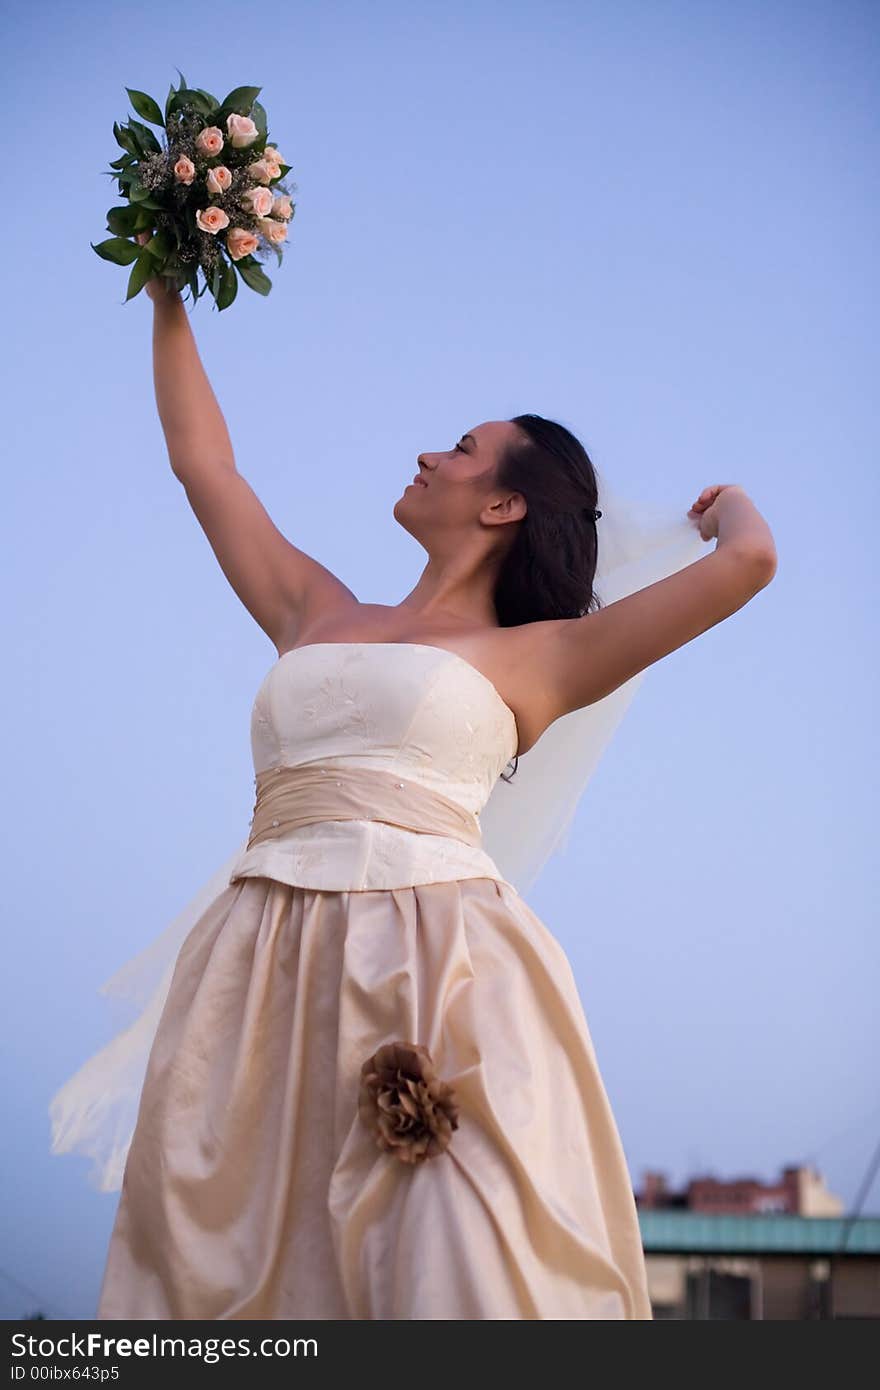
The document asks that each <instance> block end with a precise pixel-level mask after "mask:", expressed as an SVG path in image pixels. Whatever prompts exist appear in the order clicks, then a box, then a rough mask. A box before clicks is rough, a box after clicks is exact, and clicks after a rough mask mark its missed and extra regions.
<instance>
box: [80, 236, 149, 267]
mask: <svg viewBox="0 0 880 1390" xmlns="http://www.w3.org/2000/svg"><path fill="white" fill-rule="evenodd" d="M89 245H90V246H91V248H92V250H93V251H95V252H96V253H97V254H98V255H99V256H100V257H101V259H102V260H103V261H112V262H113V264H114V265H131V263H132V261H134V260H137V258H138V256H139V255H140V250H141V248H140V247H139V246H138V245H137V244H136V243H135V242H133V241H126V240H125V238H124V237H121V236H112V237H109V238H108V240H107V241H99V242H97V243H95V242H94V241H90V242H89Z"/></svg>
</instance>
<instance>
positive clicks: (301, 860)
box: [230, 642, 518, 891]
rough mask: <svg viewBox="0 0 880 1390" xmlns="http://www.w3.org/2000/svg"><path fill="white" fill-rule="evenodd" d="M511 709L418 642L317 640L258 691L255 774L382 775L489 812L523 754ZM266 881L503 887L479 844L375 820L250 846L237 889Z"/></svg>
mask: <svg viewBox="0 0 880 1390" xmlns="http://www.w3.org/2000/svg"><path fill="white" fill-rule="evenodd" d="M517 744H518V734H517V727H516V720H515V718H514V715H513V712H512V710H511V709H510V708H509V707H508V705H507V704H505V702H504V700H502V698H501V696H500V694H499V693H498V691H497V690H496V689H495V686H494V685H493V684H492V682H491V681H490V680H489V679H488V677H486V676H484V675H483V674H482V672H481V671H478V670H477V668H476V667H475V666H472V665H471V664H470V662H468V661H466V660H465V659H464V658H463V657H460V656H459V655H458V654H457V653H455V652H450V651H447V650H446V649H445V648H441V647H431V646H427V645H424V644H421V643H415V642H406V643H401V642H318V643H313V644H311V645H306V646H303V647H297V648H295V649H294V650H293V651H290V652H287V653H286V654H285V655H284V656H282V657H280V658H279V660H278V661H277V662H276V663H275V664H274V666H272V668H271V669H270V671H269V672H268V673H267V675H266V676H265V678H264V680H263V682H262V684H261V685H260V687H259V690H258V691H257V694H256V698H255V700H254V705H253V710H252V714H251V749H252V753H253V762H254V772H255V774H258V773H260V772H264V771H266V770H267V769H271V768H278V767H301V766H305V765H307V764H309V763H315V764H320V765H322V766H326V767H339V768H344V767H363V768H375V769H382V770H384V771H387V772H390V773H396V774H397V775H398V776H399V777H402V778H406V779H408V780H410V781H414V782H417V783H419V784H420V785H421V786H423V787H425V788H427V789H428V790H431V791H434V792H438V793H441V794H442V795H444V796H446V797H449V798H450V799H451V800H453V801H455V802H457V803H458V804H459V805H461V806H462V807H464V808H465V809H466V810H467V811H470V812H472V813H473V814H475V815H477V816H479V813H480V811H481V810H482V809H483V807H484V806H485V804H486V802H487V801H488V799H489V794H490V792H491V791H492V789H493V787H494V786H495V784H496V782H497V781H498V778H499V776H500V774H501V773H502V772H503V771H504V770H505V768H506V766H507V764H508V763H509V762H510V760H511V759H512V758H513V757H514V755H515V754H516V750H517ZM257 875H265V876H266V877H269V878H274V879H278V880H279V881H281V882H283V883H289V884H294V885H297V884H298V885H300V886H302V887H310V888H322V889H328V890H336V891H338V890H344V889H357V890H365V889H372V888H398V887H407V886H412V885H413V884H416V883H433V882H438V881H444V880H450V879H459V878H474V877H481V878H482V877H488V878H495V879H499V880H501V881H506V880H504V879H503V876H502V874H501V872H500V871H499V869H498V867H497V865H496V864H495V862H494V861H493V860H492V859H491V858H490V856H489V855H488V854H487V853H486V852H485V851H484V850H483V849H482V848H480V847H477V846H473V845H467V844H464V843H462V842H461V841H460V840H456V839H453V838H451V837H448V836H444V835H434V834H426V833H422V832H419V831H417V830H410V829H407V828H404V827H402V826H396V825H391V824H388V823H386V822H383V821H377V820H345V821H342V820H340V821H330V820H326V821H321V822H318V823H315V824H311V825H303V826H299V827H297V828H295V829H293V830H291V831H289V832H287V833H286V834H284V835H283V836H282V837H281V838H280V839H275V840H274V841H273V842H272V843H269V844H261V845H255V846H254V847H253V848H251V849H249V850H245V851H244V852H243V853H242V854H241V855H240V856H239V858H238V859H237V861H236V862H235V866H234V869H233V872H232V874H231V876H230V882H232V881H234V880H235V879H236V878H241V877H254V876H257Z"/></svg>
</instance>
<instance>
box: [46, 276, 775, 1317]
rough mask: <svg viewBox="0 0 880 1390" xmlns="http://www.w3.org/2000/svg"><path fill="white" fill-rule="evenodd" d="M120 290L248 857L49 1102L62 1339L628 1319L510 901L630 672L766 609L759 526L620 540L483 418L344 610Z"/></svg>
mask: <svg viewBox="0 0 880 1390" xmlns="http://www.w3.org/2000/svg"><path fill="white" fill-rule="evenodd" d="M148 292H149V295H150V298H151V299H152V301H153V305H154V310H153V324H154V328H153V352H154V380H155V387H156V397H157V404H158V410H159V414H160V418H161V421H162V425H163V428H164V431H165V437H166V440H167V445H168V451H169V457H170V462H171V467H172V470H173V472H174V474H175V476H176V477H177V478H178V479H179V481H180V482H181V483H182V485H183V488H184V491H185V493H186V497H187V500H188V502H189V504H190V506H191V507H192V509H193V511H194V513H195V515H196V517H197V518H198V521H199V522H200V524H201V526H202V527H203V529H204V531H205V534H206V536H207V537H208V540H209V542H210V545H211V547H212V549H213V551H214V553H215V555H216V557H217V560H218V562H219V564H220V565H221V567H222V569H223V572H224V574H225V575H226V577H227V579H228V580H229V583H230V585H231V586H232V588H233V589H234V591H235V593H236V594H237V595H238V597H239V598H240V600H241V602H242V603H243V604H244V605H245V607H246V608H247V610H248V611H249V613H250V614H251V615H252V616H253V618H254V620H255V621H256V622H257V623H258V624H259V626H260V627H261V628H262V629H263V631H264V632H265V633H266V635H267V637H268V638H269V639H270V641H271V642H272V644H273V646H274V648H275V650H276V652H277V660H276V661H275V662H274V664H273V665H272V667H271V668H270V670H269V671H268V672H267V674H266V676H265V678H264V680H263V682H262V684H261V685H260V688H259V690H258V691H257V693H256V698H255V702H254V707H253V714H252V722H251V736H252V747H253V755H254V770H255V774H256V776H255V804H254V815H253V819H252V821H251V824H250V828H249V832H248V835H247V838H246V840H245V841H243V842H242V844H241V845H240V846H239V847H238V848H237V849H236V851H235V853H234V854H233V855H232V857H231V858H230V860H228V861H227V862H226V863H225V864H224V865H222V866H221V867H220V868H219V869H218V871H217V873H216V874H215V875H214V876H213V877H212V878H211V880H210V881H209V883H208V884H206V885H205V887H204V888H203V890H202V891H201V893H200V894H199V895H198V896H197V897H196V898H195V899H194V900H193V902H192V903H191V904H190V905H189V906H188V908H187V909H186V910H185V911H184V912H183V913H182V914H181V916H180V918H178V919H177V920H176V921H175V922H174V923H172V924H171V926H170V927H169V928H168V929H167V930H166V931H165V932H164V933H163V934H162V935H161V936H160V937H159V938H158V939H157V940H156V942H154V943H152V944H151V945H150V946H148V947H147V948H146V949H145V950H144V951H143V952H142V953H141V955H140V956H138V957H136V958H135V960H134V961H132V962H129V963H128V964H127V965H126V966H124V967H123V968H122V970H120V971H119V972H118V973H117V975H116V976H115V977H114V979H113V980H111V981H108V984H107V986H105V988H106V989H108V990H111V991H113V992H117V993H125V994H128V996H129V998H131V999H134V1000H135V1001H136V1002H137V1004H138V1006H139V1008H140V1014H139V1017H138V1019H137V1020H136V1022H135V1023H134V1024H133V1026H132V1027H131V1028H130V1029H128V1030H126V1031H125V1032H124V1033H122V1034H120V1035H119V1037H117V1038H115V1039H114V1040H113V1041H112V1042H111V1043H110V1044H108V1046H107V1047H106V1048H104V1049H103V1050H102V1051H101V1052H100V1053H98V1054H97V1055H96V1056H95V1057H93V1058H90V1059H89V1060H88V1061H87V1062H86V1063H84V1065H83V1066H82V1067H81V1068H80V1070H79V1071H78V1072H77V1073H76V1074H75V1075H74V1076H73V1077H71V1078H70V1080H69V1081H67V1082H66V1083H65V1085H64V1086H63V1087H61V1089H60V1090H59V1091H58V1093H57V1094H56V1095H55V1096H54V1097H53V1100H52V1103H51V1107H50V1113H51V1118H52V1133H53V1149H54V1151H55V1152H57V1153H60V1152H68V1151H71V1150H79V1151H81V1152H85V1153H88V1154H90V1155H91V1156H92V1157H93V1159H94V1160H95V1164H96V1172H97V1175H98V1181H99V1185H100V1186H101V1187H102V1188H104V1189H105V1190H115V1189H119V1188H120V1186H121V1193H120V1198H119V1204H118V1208H117V1212H116V1218H115V1223H114V1226H113V1231H112V1235H111V1239H110V1246H109V1250H108V1254H107V1261H106V1268H105V1271H104V1277H103V1283H102V1287H101V1293H100V1299H99V1306H98V1310H97V1316H98V1317H99V1318H113V1319H127V1318H145V1319H146V1318H149V1319H169V1318H171V1319H244V1318H250V1319H291V1318H292V1319H301V1318H302V1319H305V1318H349V1319H352V1318H353V1319H365V1318H377V1319H378V1318H382V1319H402V1318H406V1319H414V1318H450V1319H451V1318H456V1319H458V1318H466V1319H476V1318H480V1319H482V1318H495V1319H502V1318H503V1319H508V1318H560V1319H562V1318H564V1319H570V1318H599V1319H605V1318H611V1319H617V1318H632V1319H648V1318H650V1317H651V1304H650V1300H649V1296H648V1288H647V1278H646V1269H645V1262H644V1255H643V1250H642V1245H641V1239H640V1231H639V1224H638V1215H637V1211H636V1206H635V1199H634V1196H633V1192H632V1187H631V1183H630V1179H629V1173H628V1168H627V1163H626V1159H625V1155H624V1150H623V1147H622V1144H621V1141H620V1137H619V1134H618V1131H617V1128H616V1125H615V1121H614V1117H613V1114H612V1111H611V1108H610V1105H609V1101H608V1097H607V1095H606V1092H605V1089H604V1086H603V1082H602V1078H601V1074H600V1071H599V1068H598V1065H597V1060H596V1056H595V1052H594V1049H593V1045H592V1041H591V1038H590V1033H589V1029H588V1026H587V1022H586V1019H585V1016H584V1013H583V1009H582V1006H581V1001H580V998H579V995H578V991H577V987H576V984H575V981H574V977H573V974H572V971H571V968H570V966H569V963H568V959H567V957H566V955H565V952H564V951H563V949H562V947H561V945H560V944H559V942H558V941H557V940H556V938H555V937H554V936H553V934H552V933H551V932H550V931H549V929H548V928H547V926H546V925H545V924H544V923H543V922H542V921H541V920H540V919H539V918H538V917H537V916H536V915H535V913H534V912H533V911H532V910H531V909H530V908H529V906H528V905H527V903H526V902H525V900H524V898H523V897H522V896H521V892H522V891H523V890H524V887H525V886H526V885H527V884H528V883H529V882H531V881H533V879H534V877H535V875H536V873H537V871H538V869H539V868H540V867H541V865H542V864H543V863H544V861H545V860H546V858H547V856H548V854H549V853H550V852H551V851H552V850H553V849H555V848H556V847H557V846H558V845H559V843H560V837H561V836H562V834H563V833H564V831H565V830H566V828H567V826H568V824H569V822H570V820H571V816H572V814H573V811H574V808H575V806H576V805H577V801H578V798H579V796H580V794H581V792H582V790H583V787H584V785H585V783H586V781H587V780H588V778H589V776H590V774H591V772H592V770H593V768H594V767H595V764H596V761H597V760H598V757H599V755H600V754H601V751H602V749H603V748H604V746H605V745H606V744H607V742H608V739H609V738H610V737H611V734H612V732H613V729H614V728H615V727H616V725H617V723H618V722H619V720H620V718H621V717H622V714H623V711H624V709H625V707H626V705H627V703H628V701H629V699H631V698H632V695H633V693H634V690H635V688H636V686H637V685H638V683H639V681H640V680H641V677H642V675H643V673H644V672H645V670H646V669H647V668H648V667H649V666H651V665H652V664H653V663H655V662H657V661H659V660H661V659H662V658H663V657H665V656H667V655H668V654H669V653H671V652H673V651H675V650H677V649H678V648H679V647H681V646H682V645H683V644H685V643H687V642H690V641H693V639H694V638H696V637H698V636H699V635H700V634H701V633H703V632H705V631H706V630H707V629H708V628H710V627H712V626H714V625H715V624H717V623H719V622H722V621H723V620H724V619H725V618H727V617H729V616H730V615H731V614H733V613H735V612H736V611H737V610H738V609H740V608H742V607H743V605H744V604H746V603H748V602H749V600H750V599H751V598H753V597H754V596H755V595H756V594H757V593H758V592H759V591H760V590H761V589H762V588H764V587H765V586H766V585H767V584H768V583H769V581H770V580H771V578H772V577H773V575H774V573H775V568H776V555H775V547H774V542H773V538H772V535H771V532H770V530H769V528H768V526H767V524H766V522H765V520H764V519H763V517H762V516H761V515H760V513H759V512H758V510H757V509H756V507H755V506H754V504H753V503H752V501H751V500H750V498H749V497H748V496H747V495H746V493H745V492H744V491H743V489H742V488H741V487H739V486H735V485H715V486H710V487H707V488H705V489H704V490H703V491H702V492H701V493H700V494H699V496H698V497H697V498H696V500H695V501H694V503H693V505H692V506H691V508H690V510H689V512H688V513H687V515H686V516H685V515H684V514H683V512H682V513H679V512H678V510H676V512H675V514H674V515H672V516H669V515H662V514H660V513H657V512H655V513H654V514H651V513H650V510H649V509H642V510H641V511H640V510H639V509H638V508H636V507H634V506H629V507H628V506H627V505H626V504H624V503H623V502H622V501H621V500H620V499H617V498H615V496H614V495H613V494H612V493H611V491H610V489H609V488H608V487H607V486H606V485H605V484H604V482H603V481H602V480H600V478H599V476H598V473H597V471H596V469H595V468H594V466H593V464H592V462H591V460H590V458H589V457H588V455H587V453H586V451H585V449H584V448H583V446H582V445H581V444H580V443H579V441H578V440H577V439H576V438H575V437H574V435H572V434H571V433H570V432H569V431H568V430H567V429H566V428H565V427H564V426H563V425H561V424H558V423H556V422H554V421H551V420H547V419H544V418H543V417H541V416H538V415H519V416H516V417H514V418H513V419H509V420H488V421H484V422H483V423H481V424H477V425H472V426H471V427H470V428H468V429H467V430H466V432H465V433H463V434H462V435H460V437H459V438H458V440H457V441H456V442H454V443H453V444H452V446H451V447H449V448H446V449H441V450H439V451H436V452H426V453H423V454H421V455H420V456H419V458H418V469H417V472H416V474H415V476H414V478H413V481H412V482H410V483H408V484H407V485H406V486H405V487H404V489H403V491H402V493H401V495H400V497H399V498H398V500H397V501H396V503H395V505H394V517H395V520H396V521H397V522H398V523H399V524H400V525H401V526H403V527H404V528H405V529H406V530H407V531H408V532H409V533H410V534H411V535H412V536H413V537H414V538H415V539H416V540H417V541H419V543H420V544H421V545H422V546H423V547H424V549H425V551H426V553H427V557H428V558H427V563H426V565H425V567H424V569H423V571H422V573H421V576H420V577H419V579H418V582H417V583H416V584H415V586H414V587H413V588H412V589H411V591H410V592H409V593H408V594H407V595H406V597H404V598H403V599H402V600H401V602H400V603H398V604H392V605H383V604H370V603H361V602H359V601H358V599H357V598H356V597H355V595H354V594H353V593H352V591H351V590H350V589H348V588H347V587H346V585H345V584H343V583H342V582H341V581H340V580H339V579H338V578H337V577H336V576H335V575H334V574H332V573H330V571H329V570H327V569H326V568H325V567H324V566H323V565H322V564H320V563H319V562H318V561H317V560H316V559H313V558H312V557H311V556H309V555H307V554H305V553H304V552H303V551H302V550H300V549H298V548H297V547H296V546H294V545H292V544H291V543H290V542H289V541H287V540H286V539H285V538H284V536H282V535H281V533H280V532H279V531H278V530H277V528H276V527H275V525H274V524H273V522H272V521H271V519H270V517H269V516H268V515H267V513H266V511H265V510H264V508H263V507H262V505H261V503H260V502H259V500H258V499H257V497H256V496H255V494H254V492H253V491H252V489H251V488H250V486H249V485H248V483H247V481H246V480H245V479H244V477H242V475H241V474H240V473H239V472H238V471H237V469H236V466H235V462H234V460H233V456H232V449H231V445H230V442H229V437H228V435H227V432H226V427H225V423H224V421H223V417H222V415H221V412H220V410H219V408H218V406H217V403H216V401H215V399H214V396H213V393H212V390H211V387H210V384H209V382H208V380H207V378H206V376H205V373H204V370H203V368H202V365H201V362H200V360H199V356H198V351H197V348H196V345H195V342H194V339H193V336H192V332H191V329H190V325H189V321H188V317H187V314H186V310H185V308H184V305H183V302H182V300H181V299H180V296H179V295H178V294H177V293H170V292H169V291H167V290H166V289H165V288H164V287H163V286H162V285H160V283H159V282H158V281H155V280H154V281H152V282H150V284H149V286H148ZM429 494H430V495H429ZM711 540H714V541H715V546H714V548H713V549H712V551H711V552H710V553H708V554H701V553H700V552H701V550H702V549H703V547H704V546H705V544H706V542H708V541H711Z"/></svg>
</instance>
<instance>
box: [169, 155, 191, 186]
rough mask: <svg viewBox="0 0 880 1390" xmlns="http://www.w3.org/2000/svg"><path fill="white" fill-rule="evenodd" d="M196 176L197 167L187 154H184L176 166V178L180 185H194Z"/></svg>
mask: <svg viewBox="0 0 880 1390" xmlns="http://www.w3.org/2000/svg"><path fill="white" fill-rule="evenodd" d="M195 176H196V166H195V165H194V164H193V162H192V160H191V159H189V158H188V157H187V156H186V155H185V154H182V155H181V156H180V158H179V159H178V161H177V163H176V164H175V166H174V177H175V178H176V179H177V182H178V183H192V181H193V179H194V178H195Z"/></svg>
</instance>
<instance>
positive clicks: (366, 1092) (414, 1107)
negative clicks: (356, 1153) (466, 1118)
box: [358, 1039, 458, 1163]
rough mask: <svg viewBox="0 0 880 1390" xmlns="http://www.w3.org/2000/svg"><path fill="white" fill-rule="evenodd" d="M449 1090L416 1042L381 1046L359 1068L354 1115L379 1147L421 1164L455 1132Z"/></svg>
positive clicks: (455, 1115)
mask: <svg viewBox="0 0 880 1390" xmlns="http://www.w3.org/2000/svg"><path fill="white" fill-rule="evenodd" d="M454 1094H455V1093H454V1091H453V1089H452V1087H451V1086H450V1085H449V1084H448V1083H447V1082H445V1081H441V1079H440V1078H439V1077H438V1075H437V1070H436V1068H435V1066H434V1063H433V1060H432V1058H431V1054H430V1053H429V1051H428V1049H427V1048H426V1047H423V1046H422V1045H421V1044H420V1043H411V1042H405V1041H404V1040H403V1039H396V1040H395V1041H394V1042H389V1043H385V1044H384V1045H383V1046H382V1047H380V1048H379V1049H378V1051H377V1052H374V1053H373V1055H372V1057H368V1058H367V1060H366V1061H365V1062H364V1064H363V1066H362V1067H361V1085H360V1092H359V1094H358V1114H359V1115H360V1117H361V1119H362V1120H363V1122H364V1124H365V1125H366V1126H367V1128H368V1129H369V1130H370V1131H371V1133H372V1134H373V1135H374V1137H375V1141H376V1144H377V1145H378V1147H379V1148H380V1149H384V1150H386V1151H388V1152H389V1153H393V1154H394V1156H395V1157H396V1158H399V1159H400V1161H401V1163H422V1162H423V1161H424V1160H425V1159H426V1158H434V1157H435V1156H436V1155H437V1154H441V1153H442V1152H443V1151H444V1149H446V1148H448V1146H449V1141H450V1140H451V1138H452V1131H453V1130H454V1129H458V1106H457V1105H456V1104H455V1102H454Z"/></svg>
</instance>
